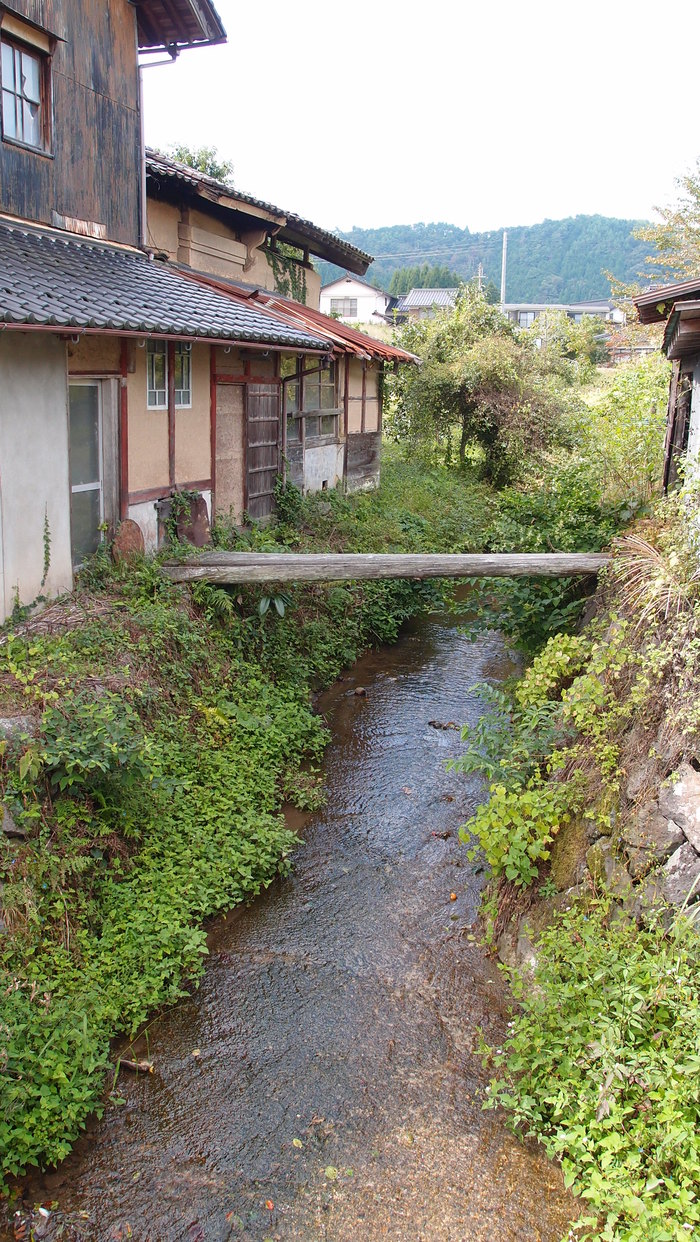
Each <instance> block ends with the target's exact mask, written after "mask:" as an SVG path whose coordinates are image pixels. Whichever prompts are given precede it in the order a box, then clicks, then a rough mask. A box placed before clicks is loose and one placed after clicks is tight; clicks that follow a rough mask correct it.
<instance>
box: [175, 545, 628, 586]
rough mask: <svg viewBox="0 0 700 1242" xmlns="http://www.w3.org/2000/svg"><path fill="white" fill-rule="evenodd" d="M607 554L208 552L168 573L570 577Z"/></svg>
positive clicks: (193, 577)
mask: <svg viewBox="0 0 700 1242" xmlns="http://www.w3.org/2000/svg"><path fill="white" fill-rule="evenodd" d="M609 560H610V557H609V556H607V555H605V554H604V553H588V552H545V553H524V554H516V553H513V554H511V553H510V552H499V553H489V554H488V555H472V554H469V555H463V554H461V553H458V554H454V553H440V554H436V555H434V556H432V555H423V554H414V553H411V554H394V553H355V552H353V553H333V552H331V553H315V552H314V553H295V552H280V553H277V552H205V553H203V554H202V555H201V556H198V557H196V559H191V560H188V561H183V562H181V563H180V564H176V563H175V562H174V561H168V562H166V563H165V564H164V565H163V572H164V573H165V574H166V575H167V576H168V578H170V579H171V581H173V582H197V581H200V580H204V581H206V582H235V583H246V582H340V581H356V580H360V579H375V578H527V577H545V578H567V577H575V576H580V575H582V574H584V575H585V574H596V573H598V571H599V570H600V569H602V568H603V567H604V566H605V565H607V563H608V561H609Z"/></svg>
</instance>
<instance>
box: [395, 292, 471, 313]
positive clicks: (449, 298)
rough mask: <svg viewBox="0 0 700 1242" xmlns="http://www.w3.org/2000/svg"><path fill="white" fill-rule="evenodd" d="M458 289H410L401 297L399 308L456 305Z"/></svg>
mask: <svg viewBox="0 0 700 1242" xmlns="http://www.w3.org/2000/svg"><path fill="white" fill-rule="evenodd" d="M458 292H459V290H457V289H409V291H408V293H404V295H403V297H402V298H401V300H400V302H399V304H398V306H397V308H396V309H397V310H399V311H402V310H411V309H412V308H413V307H414V306H454V304H455V301H456V299H457V294H458Z"/></svg>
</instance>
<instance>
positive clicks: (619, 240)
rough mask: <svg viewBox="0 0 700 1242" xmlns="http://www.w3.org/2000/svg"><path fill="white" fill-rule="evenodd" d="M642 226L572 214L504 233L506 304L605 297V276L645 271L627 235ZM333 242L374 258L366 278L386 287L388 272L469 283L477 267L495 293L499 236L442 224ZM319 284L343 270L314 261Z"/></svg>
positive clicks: (640, 252) (640, 249) (639, 247)
mask: <svg viewBox="0 0 700 1242" xmlns="http://www.w3.org/2000/svg"><path fill="white" fill-rule="evenodd" d="M645 223H646V221H643V220H624V219H619V218H617V217H615V216H601V215H577V216H567V217H565V218H564V219H560V220H550V219H546V220H542V221H541V222H540V223H538V224H530V225H527V224H526V225H513V226H508V228H507V233H508V251H507V278H506V301H507V302H539V301H542V302H580V301H585V300H588V299H593V298H607V297H609V295H610V285H609V282H608V281H607V279H606V278H605V276H604V275H603V272H604V271H610V272H612V273H613V275H614V276H616V277H617V278H618V279H619V280H623V281H633V280H634V279H635V278H636V277H637V273H638V271H639V269H640V268H641V267H643V265H644V259H645V255H646V248H647V247H646V243H645V242H641V241H637V240H636V239H635V238H634V237H633V236H632V232H633V230H634V229H638V228H639V227H641V226H642V225H644V224H645ZM338 236H339V237H342V238H343V239H344V240H345V241H348V242H350V243H351V244H352V245H354V246H357V247H359V249H361V250H364V251H366V252H368V253H369V254H374V255H375V256H378V257H376V258H375V261H374V263H372V265H371V266H370V268H369V269H368V271H367V275H366V277H365V279H367V280H369V281H370V282H371V283H372V284H375V285H378V286H379V287H381V288H385V289H386V288H388V286H389V282H390V280H391V276H392V273H393V272H394V271H396V270H398V269H400V268H402V267H415V266H417V265H420V264H423V263H428V264H431V265H432V264H437V263H439V264H441V265H442V264H444V265H447V266H448V267H450V268H451V269H452V270H453V271H455V272H456V273H458V274H459V275H460V276H461V277H462V279H464V280H471V279H472V278H473V277H474V276H476V274H477V270H478V266H479V263H481V264H482V265H483V270H484V277H485V279H486V280H487V281H488V280H491V281H493V282H494V284H495V285H496V286H497V287H498V288H500V283H501V245H502V237H503V230H502V229H498V230H493V229H492V230H488V231H485V232H480V233H471V232H470V231H469V229H468V228H464V229H461V228H460V227H459V225H456V224H447V223H446V222H433V223H429V224H425V223H423V222H420V223H417V224H393V225H387V226H384V227H378V228H372V229H366V228H358V227H354V228H352V229H349V230H348V231H346V232H342V231H341V232H338ZM317 267H318V270H319V272H320V274H321V281H322V284H324V285H325V284H328V283H329V282H330V281H331V280H334V279H335V278H336V277H337V276H338V275H340V274H342V270H343V269H342V268H338V267H334V266H333V265H332V264H330V263H326V262H322V261H319V262H317Z"/></svg>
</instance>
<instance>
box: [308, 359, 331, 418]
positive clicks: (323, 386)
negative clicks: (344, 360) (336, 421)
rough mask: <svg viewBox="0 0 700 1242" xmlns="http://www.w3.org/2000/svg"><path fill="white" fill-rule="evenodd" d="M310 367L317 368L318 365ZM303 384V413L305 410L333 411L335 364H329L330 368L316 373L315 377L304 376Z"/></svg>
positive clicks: (313, 364) (314, 364)
mask: <svg viewBox="0 0 700 1242" xmlns="http://www.w3.org/2000/svg"><path fill="white" fill-rule="evenodd" d="M311 365H312V366H318V363H317V362H316V363H312V364H311ZM303 383H304V402H303V408H304V412H306V410H334V409H335V404H336V402H335V363H334V362H331V364H330V366H328V367H327V368H325V369H324V370H322V371H317V372H316V374H315V375H305V376H304V379H303Z"/></svg>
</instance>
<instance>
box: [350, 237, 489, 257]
mask: <svg viewBox="0 0 700 1242" xmlns="http://www.w3.org/2000/svg"><path fill="white" fill-rule="evenodd" d="M489 248H491V249H492V250H493V251H494V252H495V253H496V254H497V253H498V252H499V251H500V249H501V238H500V237H498V238H494V240H493V242H490V241H489V242H488V243H484V242H471V243H467V244H464V245H459V246H450V247H449V248H441V249H432V250H423V249H422V248H419V249H416V250H396V251H393V252H391V253H390V252H388V251H387V252H386V253H385V254H375V256H374V260H375V262H377V261H378V260H379V259H421V258H427V259H441V258H449V257H450V255H455V254H481V253H483V252H484V251H486V250H488V249H489Z"/></svg>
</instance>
